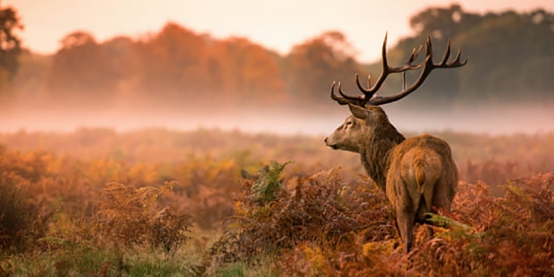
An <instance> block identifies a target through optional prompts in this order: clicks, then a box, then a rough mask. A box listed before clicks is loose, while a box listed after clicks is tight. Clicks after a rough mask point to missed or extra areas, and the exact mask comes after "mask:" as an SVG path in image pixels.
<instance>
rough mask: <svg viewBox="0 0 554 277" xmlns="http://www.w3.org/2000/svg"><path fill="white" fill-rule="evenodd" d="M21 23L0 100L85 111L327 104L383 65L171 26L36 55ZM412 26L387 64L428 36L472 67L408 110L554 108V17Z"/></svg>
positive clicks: (338, 44)
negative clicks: (23, 38)
mask: <svg viewBox="0 0 554 277" xmlns="http://www.w3.org/2000/svg"><path fill="white" fill-rule="evenodd" d="M20 21H21V20H20V19H19V18H18V17H17V11H16V10H15V9H13V8H7V9H4V10H1V11H0V24H1V25H0V27H2V26H3V29H0V32H3V33H2V34H3V35H1V36H0V39H1V40H2V41H1V43H0V55H1V56H0V81H1V83H2V84H3V85H2V86H1V87H0V93H2V94H3V95H11V96H12V97H30V96H33V95H35V96H36V95H40V96H41V97H43V98H45V99H52V100H53V101H56V102H63V103H86V104H87V105H110V104H111V103H113V102H122V101H130V102H132V101H135V100H136V101H144V100H148V101H147V102H148V103H152V104H160V105H165V106H167V105H176V106H182V105H186V104H191V103H192V104H194V105H196V104H199V103H203V104H212V105H243V104H253V105H259V104H268V103H292V102H298V101H300V102H311V103H319V104H326V103H330V101H329V99H328V97H327V92H328V91H329V87H330V84H331V82H332V81H333V80H341V81H343V84H344V88H345V90H348V91H352V92H354V91H356V90H357V89H356V87H355V83H354V80H353V76H354V74H355V73H358V74H360V76H365V75H367V74H368V73H371V74H372V76H376V75H378V74H379V72H380V68H381V65H380V62H377V63H375V64H362V63H360V62H358V61H357V60H356V56H355V51H353V50H352V49H353V46H352V45H351V44H350V42H349V41H348V39H347V38H346V36H345V35H344V34H343V33H341V32H338V31H328V32H324V33H322V34H320V35H318V36H315V37H313V38H310V39H308V40H306V41H304V42H302V43H299V44H297V45H296V46H294V47H293V49H292V50H291V51H290V52H289V53H287V54H285V55H281V54H279V53H276V52H273V51H271V50H268V49H266V48H264V47H263V46H262V45H259V44H257V43H255V42H252V41H250V40H248V39H246V38H240V37H232V38H227V39H215V38H213V37H211V36H210V35H208V34H200V33H197V32H195V31H193V30H191V29H188V28H186V27H184V26H180V25H178V24H176V23H172V22H169V23H167V24H166V25H165V26H164V27H163V28H162V29H161V30H160V31H159V32H157V33H154V34H151V35H149V36H144V37H140V38H130V37H124V36H121V37H115V38H112V39H110V40H107V41H104V42H98V41H97V40H96V39H95V37H94V35H93V34H90V33H88V32H86V31H75V32H72V33H70V34H68V35H66V36H65V37H63V38H62V40H61V46H60V48H59V50H58V51H57V52H56V53H55V54H53V55H51V56H48V57H42V58H39V57H37V56H36V55H33V54H32V53H30V52H29V51H25V50H22V49H21V47H20V40H19V39H18V38H17V37H16V36H14V35H13V30H14V29H16V28H20V27H21V23H20ZM410 25H411V28H412V29H413V31H414V35H413V36H410V37H405V38H403V39H401V40H400V41H399V42H398V43H397V44H396V45H391V46H388V57H389V63H390V64H391V65H398V64H400V63H401V62H403V60H405V59H406V58H407V57H408V56H409V54H410V53H411V51H412V48H413V47H414V46H417V45H420V44H421V43H423V42H424V41H425V37H426V36H427V35H430V36H431V37H432V41H433V49H434V52H435V54H434V55H435V56H436V57H435V59H436V60H437V61H438V59H439V58H440V56H441V55H442V53H443V51H444V50H445V46H446V44H447V40H448V39H451V40H452V45H453V47H458V46H462V47H463V56H467V57H468V58H469V63H468V64H467V65H466V66H465V67H463V68H461V69H457V70H443V71H440V70H439V71H436V72H433V74H432V76H431V77H429V78H428V80H427V81H426V84H424V85H423V86H422V88H421V89H420V90H421V91H420V92H418V94H419V95H418V97H413V99H412V97H408V98H407V99H410V100H409V101H408V102H409V104H411V103H418V102H421V103H422V102H423V101H425V102H429V101H433V102H435V103H440V104H441V105H447V106H448V105H453V104H455V103H473V102H479V103H483V104H489V103H499V104H500V103H504V102H506V101H552V100H554V91H553V90H554V78H552V77H551V76H552V72H554V14H553V13H550V12H547V11H545V10H540V9H539V10H535V11H532V12H526V13H518V12H515V11H505V12H500V13H487V14H476V13H471V12H467V11H464V10H463V9H462V7H461V6H459V5H451V6H448V7H431V8H428V9H426V10H424V11H422V12H419V13H417V14H415V15H414V16H412V17H411V19H410ZM453 50H455V49H453ZM375 51H378V49H376V50H375ZM391 79H395V78H391ZM408 79H410V76H408ZM397 81H398V79H397V80H396V81H395V80H391V82H387V83H385V86H384V87H383V91H384V92H383V93H392V92H395V90H397V89H399V88H400V87H399V83H400V82H399V81H398V82H397Z"/></svg>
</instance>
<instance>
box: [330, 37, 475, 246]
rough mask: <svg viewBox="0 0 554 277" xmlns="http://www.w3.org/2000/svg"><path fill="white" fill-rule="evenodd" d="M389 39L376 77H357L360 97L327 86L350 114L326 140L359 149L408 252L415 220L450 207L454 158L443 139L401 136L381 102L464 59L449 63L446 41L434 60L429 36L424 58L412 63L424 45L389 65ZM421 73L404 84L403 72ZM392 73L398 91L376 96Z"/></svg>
mask: <svg viewBox="0 0 554 277" xmlns="http://www.w3.org/2000/svg"><path fill="white" fill-rule="evenodd" d="M386 45H387V37H386V36H385V40H384V42H383V48H382V63H383V69H382V73H381V75H380V76H379V77H378V78H377V81H376V82H375V84H374V85H373V86H371V78H370V76H368V79H367V83H368V85H367V86H368V87H367V88H364V87H363V86H362V85H361V84H360V81H359V78H358V75H356V84H357V86H358V88H359V89H360V91H361V92H362V93H363V94H362V95H359V96H351V95H348V94H345V93H344V92H343V91H342V90H341V87H340V83H338V93H339V95H340V96H337V95H336V94H335V83H334V82H333V84H332V86H331V98H332V99H333V100H334V101H336V102H337V103H338V104H340V105H348V107H349V108H350V111H351V113H352V115H350V116H348V117H347V118H346V120H345V121H344V123H343V124H342V125H341V126H339V127H338V128H337V129H336V130H335V131H334V132H333V133H332V134H331V135H330V136H328V137H327V138H325V143H326V145H327V146H328V147H330V148H332V149H339V150H345V151H351V152H355V153H359V154H360V157H361V162H362V164H363V166H364V168H365V170H366V172H367V174H368V176H369V177H370V178H371V179H373V181H374V182H375V183H376V184H377V186H378V187H379V188H381V189H382V190H383V191H384V192H385V193H386V195H387V198H388V200H389V201H390V202H391V204H392V205H393V207H394V209H395V211H396V224H397V227H398V230H399V233H400V236H401V238H402V241H403V242H404V251H405V252H406V253H408V252H410V250H411V248H412V245H413V241H414V235H413V228H414V225H415V224H416V223H425V214H426V213H428V212H434V213H436V212H437V210H438V209H444V210H446V211H447V212H449V211H450V203H451V202H452V199H453V198H454V195H455V193H456V187H457V185H458V170H457V168H456V164H455V163H454V160H453V159H452V152H451V150H450V146H449V145H448V143H446V142H445V141H444V140H442V139H440V138H437V137H434V136H431V135H421V136H417V137H411V138H407V139H406V138H405V137H404V136H403V135H402V134H401V133H400V132H398V131H397V130H396V128H395V127H394V126H393V125H392V124H391V123H390V121H389V119H388V117H387V115H386V113H385V112H384V110H383V109H382V108H381V107H379V106H380V105H383V104H387V103H391V102H394V101H398V100H400V99H402V98H404V97H406V96H407V95H408V94H410V93H411V92H413V91H415V90H416V89H417V88H418V87H419V86H421V84H423V82H424V81H425V79H426V78H427V77H428V76H429V74H430V73H431V71H432V70H433V69H435V68H455V67H460V66H463V65H465V64H466V63H467V59H465V60H464V61H460V56H461V48H460V49H459V50H458V53H457V55H456V57H455V58H454V59H453V60H452V61H451V62H449V61H448V60H449V58H450V41H448V44H447V48H446V52H445V53H444V56H443V57H442V59H441V61H440V62H439V63H434V61H433V50H432V45H431V38H430V37H429V36H428V37H427V40H426V43H425V52H426V56H425V58H424V59H423V61H422V62H421V63H417V64H414V62H415V60H416V59H417V57H418V56H419V54H420V53H421V49H422V46H420V47H419V48H418V49H415V48H414V50H413V51H412V55H411V56H410V57H409V58H408V60H407V61H406V62H405V63H404V64H403V65H401V66H399V67H391V66H389V65H388V62H387V55H386ZM410 71H416V72H417V71H419V76H418V78H417V79H416V81H415V82H414V83H413V84H411V85H410V86H407V84H406V72H410ZM394 73H401V74H402V76H401V77H402V89H401V91H400V92H399V93H397V94H395V95H392V96H378V95H376V92H377V91H378V90H379V88H381V86H382V84H383V82H384V81H385V79H386V78H387V77H388V76H389V75H390V74H394Z"/></svg>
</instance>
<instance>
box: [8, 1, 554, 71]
mask: <svg viewBox="0 0 554 277" xmlns="http://www.w3.org/2000/svg"><path fill="white" fill-rule="evenodd" d="M451 3H458V4H460V5H461V6H462V8H463V9H464V10H465V11H469V12H476V13H485V12H488V11H492V12H500V11H505V10H508V9H513V10H516V11H518V12H528V11H531V10H534V9H536V8H539V7H540V8H544V9H546V10H547V11H549V12H553V11H554V1H552V0H526V1H522V0H486V1H484V0H459V1H455V2H449V1H444V0H417V1H415V0H387V1H382V0H380V1H373V0H263V1H260V0H233V1H224V0H156V1H154V0H94V1H93V0H48V1H44V0H0V5H1V7H6V6H12V7H14V8H16V9H17V10H18V12H19V15H20V18H21V21H22V23H23V24H24V30H23V31H21V32H19V35H20V37H21V38H22V40H23V44H24V47H26V48H29V49H31V51H33V52H35V53H40V54H52V53H55V51H57V50H58V48H59V47H60V40H61V39H62V38H63V37H64V36H65V35H67V34H69V33H71V32H73V31H77V30H80V31H87V32H89V33H91V34H92V35H93V36H94V37H95V38H96V39H97V40H98V41H100V42H102V41H105V40H107V39H110V38H113V37H115V36H119V35H125V36H130V37H133V38H137V37H142V36H146V35H148V34H151V33H155V32H158V31H159V30H160V29H161V28H162V27H163V25H165V24H166V23H167V22H169V21H171V22H175V23H177V24H180V25H182V26H184V27H186V28H188V29H191V30H193V31H195V32H198V33H207V34H210V35H211V36H213V37H215V38H220V39H223V38H228V37H231V36H241V37H247V38H248V39H250V40H251V41H253V42H255V43H258V44H261V45H263V46H264V47H266V48H269V49H272V50H275V51H277V52H279V53H281V54H286V53H288V52H289V51H290V49H291V48H292V47H293V46H294V45H296V44H300V43H303V42H304V41H306V40H308V39H310V38H313V37H315V36H317V35H319V34H321V33H323V32H325V31H329V30H337V31H340V32H343V33H344V34H345V35H346V37H347V39H348V40H349V41H350V43H351V44H352V45H353V46H354V48H355V49H356V50H357V52H358V56H357V58H358V60H359V61H362V62H373V61H376V60H378V59H379V54H380V52H379V49H380V47H381V44H382V41H383V38H384V35H385V32H388V37H389V43H390V44H394V43H395V42H396V41H398V39H399V38H401V37H404V36H409V35H411V34H412V30H411V29H410V26H409V18H410V17H411V16H412V15H414V14H416V13H418V12H420V11H422V10H424V9H426V8H427V7H429V6H440V7H447V6H449V5H450V4H451Z"/></svg>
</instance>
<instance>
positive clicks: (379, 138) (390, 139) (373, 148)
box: [360, 125, 405, 191]
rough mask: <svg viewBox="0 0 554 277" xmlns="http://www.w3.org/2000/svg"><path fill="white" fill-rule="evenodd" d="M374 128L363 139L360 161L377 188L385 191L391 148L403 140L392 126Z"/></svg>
mask: <svg viewBox="0 0 554 277" xmlns="http://www.w3.org/2000/svg"><path fill="white" fill-rule="evenodd" d="M387 127H388V128H376V129H375V131H374V132H373V133H372V134H370V135H369V136H368V137H367V138H366V139H365V142H366V143H365V144H363V146H362V149H361V151H360V154H361V161H362V164H363V166H364V168H365V171H366V173H367V175H368V176H369V177H370V178H371V179H373V181H374V182H375V183H376V184H377V186H378V187H379V188H381V189H382V190H383V191H386V177H387V171H388V169H389V167H390V153H391V150H392V149H393V148H394V147H395V146H397V145H398V144H400V143H401V142H402V141H404V140H405V138H404V136H403V135H402V134H400V133H399V132H398V131H397V130H396V128H394V126H392V125H390V126H387Z"/></svg>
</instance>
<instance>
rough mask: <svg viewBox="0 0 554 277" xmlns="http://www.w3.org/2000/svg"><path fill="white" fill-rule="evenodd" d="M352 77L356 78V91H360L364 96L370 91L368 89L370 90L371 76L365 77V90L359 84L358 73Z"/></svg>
mask: <svg viewBox="0 0 554 277" xmlns="http://www.w3.org/2000/svg"><path fill="white" fill-rule="evenodd" d="M354 76H355V78H356V85H357V86H358V89H360V90H361V91H362V92H363V93H364V94H365V93H370V92H371V91H370V90H369V89H370V88H371V75H367V89H366V88H364V87H363V86H362V84H360V78H359V76H358V73H356V75H354Z"/></svg>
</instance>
